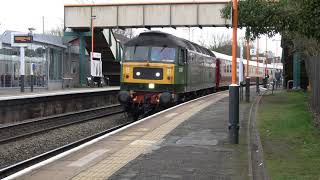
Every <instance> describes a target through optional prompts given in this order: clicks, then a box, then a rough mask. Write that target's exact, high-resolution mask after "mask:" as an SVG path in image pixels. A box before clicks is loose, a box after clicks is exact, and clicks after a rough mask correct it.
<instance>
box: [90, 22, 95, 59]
mask: <svg viewBox="0 0 320 180" xmlns="http://www.w3.org/2000/svg"><path fill="white" fill-rule="evenodd" d="M95 19H96V16H91V58H92V56H93V52H94V22H93V21H94V20H95Z"/></svg>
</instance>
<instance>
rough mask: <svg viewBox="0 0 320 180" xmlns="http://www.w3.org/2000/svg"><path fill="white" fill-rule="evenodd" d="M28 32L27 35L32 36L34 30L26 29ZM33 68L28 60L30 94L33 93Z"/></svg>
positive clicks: (31, 28)
mask: <svg viewBox="0 0 320 180" xmlns="http://www.w3.org/2000/svg"><path fill="white" fill-rule="evenodd" d="M28 30H29V35H30V36H33V31H35V30H36V29H35V28H33V27H30V28H28ZM31 49H32V43H31ZM33 68H34V65H33V63H32V62H31V60H30V78H31V79H30V89H31V92H33V84H34V77H33Z"/></svg>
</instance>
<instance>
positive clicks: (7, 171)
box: [0, 122, 132, 179]
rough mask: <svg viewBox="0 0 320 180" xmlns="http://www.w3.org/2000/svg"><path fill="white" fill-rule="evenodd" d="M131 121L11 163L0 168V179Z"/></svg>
mask: <svg viewBox="0 0 320 180" xmlns="http://www.w3.org/2000/svg"><path fill="white" fill-rule="evenodd" d="M130 123H132V122H126V123H123V124H120V125H118V126H115V127H112V128H110V129H107V130H104V131H102V132H100V133H97V134H94V135H92V136H89V137H86V138H83V139H81V140H79V141H76V142H73V143H70V144H67V145H65V146H62V147H59V148H57V149H54V150H51V151H49V152H46V153H43V154H40V155H38V156H36V157H33V158H30V159H27V160H25V161H22V162H19V163H17V164H14V165H11V166H9V167H6V168H3V169H0V179H2V178H5V177H7V176H9V175H11V174H14V173H16V172H18V171H20V170H22V169H25V168H27V167H30V166H32V165H34V164H36V163H39V162H41V161H44V160H46V159H49V158H51V157H53V156H56V155H58V154H60V153H63V152H65V151H68V150H70V149H72V148H75V147H77V146H79V145H81V144H84V143H86V142H89V141H91V140H93V139H96V138H98V137H100V136H103V135H105V134H108V133H110V132H112V131H115V130H117V129H119V128H121V127H123V126H126V125H128V124H130Z"/></svg>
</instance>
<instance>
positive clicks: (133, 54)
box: [124, 46, 149, 61]
mask: <svg viewBox="0 0 320 180" xmlns="http://www.w3.org/2000/svg"><path fill="white" fill-rule="evenodd" d="M148 55H149V47H146V46H132V47H127V48H126V49H125V53H124V58H125V60H126V61H147V60H148Z"/></svg>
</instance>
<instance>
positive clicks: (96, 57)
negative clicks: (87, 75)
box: [90, 52, 103, 77]
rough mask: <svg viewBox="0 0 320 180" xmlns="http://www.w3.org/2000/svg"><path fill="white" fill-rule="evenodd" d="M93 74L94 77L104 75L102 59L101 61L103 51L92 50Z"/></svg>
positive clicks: (91, 68)
mask: <svg viewBox="0 0 320 180" xmlns="http://www.w3.org/2000/svg"><path fill="white" fill-rule="evenodd" d="M90 55H91V58H90V59H91V63H90V64H91V67H90V70H91V76H93V77H103V74H102V61H101V53H96V52H93V53H92V52H91V53H90Z"/></svg>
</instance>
